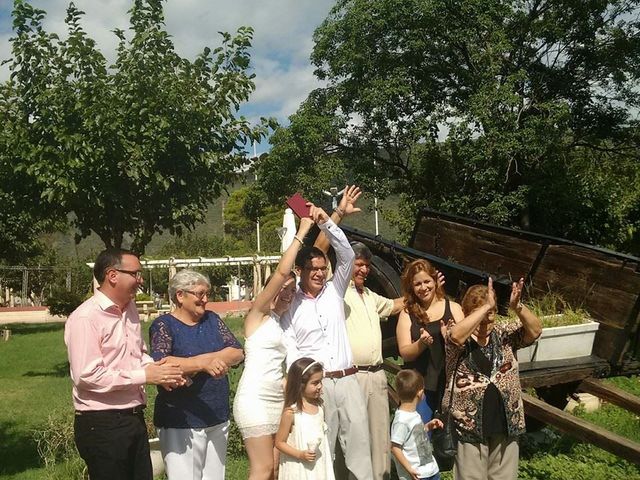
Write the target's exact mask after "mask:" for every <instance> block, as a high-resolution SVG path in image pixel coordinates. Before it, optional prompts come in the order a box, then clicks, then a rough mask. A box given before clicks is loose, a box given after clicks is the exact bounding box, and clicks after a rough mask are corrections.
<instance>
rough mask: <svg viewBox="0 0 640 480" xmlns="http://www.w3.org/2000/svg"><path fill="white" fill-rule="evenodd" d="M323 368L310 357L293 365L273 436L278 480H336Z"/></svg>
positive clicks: (301, 359)
mask: <svg viewBox="0 0 640 480" xmlns="http://www.w3.org/2000/svg"><path fill="white" fill-rule="evenodd" d="M322 375H323V370H322V365H320V364H319V363H318V362H316V361H314V360H313V359H311V358H306V357H304V358H300V359H298V360H296V361H295V362H293V364H292V365H291V368H290V369H289V373H288V375H287V388H286V391H285V405H288V406H287V407H285V409H284V411H283V413H282V418H281V419H280V428H279V429H278V433H276V448H277V449H278V450H280V452H281V455H280V469H279V473H278V479H279V480H335V477H334V474H333V459H332V458H331V453H330V449H329V440H328V438H327V425H326V423H325V422H324V411H323V410H322V399H321V397H320V396H321V394H322Z"/></svg>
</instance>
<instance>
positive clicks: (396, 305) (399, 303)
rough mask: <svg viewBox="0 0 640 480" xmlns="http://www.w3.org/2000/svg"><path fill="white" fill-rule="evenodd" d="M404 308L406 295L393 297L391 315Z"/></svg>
mask: <svg viewBox="0 0 640 480" xmlns="http://www.w3.org/2000/svg"><path fill="white" fill-rule="evenodd" d="M403 309H404V297H398V298H394V299H393V309H392V310H391V315H396V314H398V313H400V312H401V311H402V310H403Z"/></svg>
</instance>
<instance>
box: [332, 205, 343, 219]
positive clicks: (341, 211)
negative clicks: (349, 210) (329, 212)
mask: <svg viewBox="0 0 640 480" xmlns="http://www.w3.org/2000/svg"><path fill="white" fill-rule="evenodd" d="M333 211H334V212H336V213H337V214H338V215H340V216H341V217H344V210H342V209H341V208H340V207H336V208H334V209H333Z"/></svg>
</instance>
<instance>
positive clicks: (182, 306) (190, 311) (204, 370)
mask: <svg viewBox="0 0 640 480" xmlns="http://www.w3.org/2000/svg"><path fill="white" fill-rule="evenodd" d="M210 288H211V285H210V283H209V279H208V278H207V277H205V276H204V275H202V274H200V273H198V272H194V271H192V270H182V271H180V272H178V273H177V274H176V275H174V277H173V278H172V279H171V281H170V282H169V295H170V297H171V299H172V300H173V302H174V304H175V305H176V308H175V309H174V310H173V311H172V312H171V313H169V314H166V315H162V316H160V317H158V318H157V319H156V320H155V321H154V322H153V324H152V325H151V329H150V330H149V335H150V337H151V338H150V343H151V354H152V356H153V358H154V360H156V361H158V360H162V359H165V360H166V361H172V362H173V363H177V364H179V365H180V367H181V369H182V371H183V372H184V374H185V375H186V376H188V378H187V381H186V383H185V385H184V386H182V387H178V388H175V389H163V388H159V389H158V396H157V398H156V405H155V411H154V418H153V421H154V424H155V425H156V427H158V436H159V438H160V449H161V451H162V457H163V458H164V461H165V465H166V467H167V476H168V478H169V480H178V479H180V480H181V479H184V478H189V479H204V478H224V465H225V460H226V451H227V438H228V432H229V381H228V379H227V371H228V369H229V367H231V366H233V365H237V364H238V363H240V362H241V361H242V359H243V358H244V356H243V353H242V347H241V345H240V343H239V342H238V340H237V339H236V338H235V337H234V336H233V334H232V333H231V331H230V330H229V328H228V327H227V326H226V325H225V324H224V323H223V322H222V320H221V319H220V317H219V316H218V315H216V314H215V313H213V312H210V311H207V310H205V305H206V302H207V299H208V298H207V297H208V295H209V289H210Z"/></svg>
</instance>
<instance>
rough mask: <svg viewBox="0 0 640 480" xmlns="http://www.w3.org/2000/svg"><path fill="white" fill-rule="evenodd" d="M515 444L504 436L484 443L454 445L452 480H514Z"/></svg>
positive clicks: (516, 464)
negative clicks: (456, 446) (455, 449)
mask: <svg viewBox="0 0 640 480" xmlns="http://www.w3.org/2000/svg"><path fill="white" fill-rule="evenodd" d="M519 455H520V447H519V446H518V440H517V439H515V438H507V437H506V436H504V435H501V436H497V437H492V438H490V439H489V441H488V442H486V443H466V442H458V453H457V455H456V461H455V464H454V465H453V478H454V479H455V480H516V479H517V478H518V457H519Z"/></svg>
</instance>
